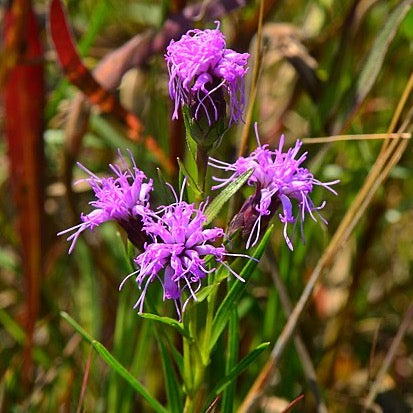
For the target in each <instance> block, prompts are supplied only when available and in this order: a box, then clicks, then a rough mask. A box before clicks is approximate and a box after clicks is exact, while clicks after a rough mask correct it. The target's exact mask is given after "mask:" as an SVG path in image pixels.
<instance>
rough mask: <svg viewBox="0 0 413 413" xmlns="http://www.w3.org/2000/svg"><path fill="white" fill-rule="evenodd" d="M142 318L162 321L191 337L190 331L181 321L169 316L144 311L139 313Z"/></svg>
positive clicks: (183, 334)
mask: <svg viewBox="0 0 413 413" xmlns="http://www.w3.org/2000/svg"><path fill="white" fill-rule="evenodd" d="M139 315H140V316H141V317H142V318H146V319H148V320H152V321H157V322H158V323H162V324H164V325H167V326H169V327H172V328H174V329H175V330H176V331H177V332H178V333H179V334H181V335H182V336H186V337H189V335H188V332H187V331H186V330H185V328H184V325H183V324H182V323H180V322H179V321H177V320H174V319H173V318H169V317H161V316H159V315H156V314H151V313H142V314H139Z"/></svg>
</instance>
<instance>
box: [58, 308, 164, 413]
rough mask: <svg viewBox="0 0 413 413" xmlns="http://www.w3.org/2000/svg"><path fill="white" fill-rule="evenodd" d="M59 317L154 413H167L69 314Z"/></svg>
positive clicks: (61, 314)
mask: <svg viewBox="0 0 413 413" xmlns="http://www.w3.org/2000/svg"><path fill="white" fill-rule="evenodd" d="M60 316H61V317H62V318H63V319H64V320H66V321H67V322H68V323H69V324H70V325H71V326H72V327H73V328H74V329H75V330H76V331H77V332H78V333H79V334H80V335H81V336H82V337H83V338H84V339H85V340H86V341H87V342H88V343H90V344H91V345H92V346H93V348H94V349H95V350H96V352H97V353H98V354H99V355H100V356H101V357H102V359H103V360H104V361H105V362H106V364H107V365H108V366H109V367H110V368H112V369H113V370H114V371H116V372H117V373H118V374H119V375H120V376H121V377H123V378H124V379H125V380H126V381H127V382H128V383H129V384H130V385H131V386H132V388H133V389H135V390H136V391H137V392H138V393H139V394H140V395H141V396H142V397H143V398H144V399H145V400H146V401H147V402H148V404H149V405H150V406H151V407H152V408H153V409H154V410H155V411H156V412H159V413H167V410H166V409H165V408H164V407H163V406H162V405H161V404H160V403H159V402H158V401H157V400H156V399H154V398H153V397H152V396H151V395H150V394H149V392H148V391H147V390H146V388H145V387H144V386H142V384H140V383H139V382H138V381H137V380H136V379H135V377H133V376H132V374H130V373H129V371H128V370H126V368H125V367H124V366H122V364H120V363H119V362H118V360H116V359H115V357H113V356H112V354H110V352H109V351H108V350H107V349H106V347H105V346H104V345H103V344H101V343H100V342H99V341H96V340H94V339H93V338H92V337H91V336H90V335H89V334H88V333H87V332H86V331H85V330H84V329H83V328H82V327H81V326H80V325H79V324H78V323H77V322H76V321H75V320H73V318H72V317H70V316H69V314H67V313H65V312H63V311H62V312H61V313H60Z"/></svg>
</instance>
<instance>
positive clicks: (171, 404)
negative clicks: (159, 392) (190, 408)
mask: <svg viewBox="0 0 413 413" xmlns="http://www.w3.org/2000/svg"><path fill="white" fill-rule="evenodd" d="M158 343H159V348H160V351H161V357H162V367H163V376H164V379H165V390H166V396H167V399H168V409H169V411H170V412H182V411H183V408H182V407H183V406H182V397H181V392H180V389H179V386H178V379H177V377H176V373H175V370H174V368H173V365H172V363H171V358H170V357H169V354H168V352H167V351H166V348H165V346H164V344H163V343H162V340H158Z"/></svg>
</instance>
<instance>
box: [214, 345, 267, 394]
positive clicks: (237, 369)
mask: <svg viewBox="0 0 413 413" xmlns="http://www.w3.org/2000/svg"><path fill="white" fill-rule="evenodd" d="M269 345H270V343H269V342H265V343H262V344H260V345H259V346H257V347H256V348H255V349H254V350H252V351H251V352H250V353H249V354H248V355H247V356H245V357H244V358H243V359H242V360H241V361H240V362H239V363H238V364H237V365H236V366H234V367H233V368H232V369H231V371H230V372H229V373H228V374H227V375H226V376H225V377H223V378H222V379H221V380H220V381H219V382H218V383H217V385H216V386H215V389H214V391H213V394H214V395H217V394H219V393H221V392H222V391H223V390H224V389H225V388H226V387H227V386H228V385H229V384H230V383H231V382H232V381H233V380H234V379H235V378H236V377H237V376H239V375H240V374H241V373H242V372H243V371H244V370H245V369H246V368H247V367H248V366H249V365H250V364H251V363H252V362H253V361H254V360H255V359H256V358H257V357H258V356H259V355H260V354H261V353H262V352H263V351H264V350H265V349H266V348H267V347H268V346H269Z"/></svg>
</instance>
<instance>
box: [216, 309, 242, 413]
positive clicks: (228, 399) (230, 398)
mask: <svg viewBox="0 0 413 413" xmlns="http://www.w3.org/2000/svg"><path fill="white" fill-rule="evenodd" d="M238 347H239V317H238V309H237V308H236V307H233V308H232V309H231V317H230V318H229V325H228V344H227V355H226V357H227V360H226V366H225V376H224V378H223V379H222V380H220V381H219V382H218V384H217V387H218V390H217V391H216V392H214V395H216V394H217V393H220V392H221V391H222V390H223V391H224V394H223V395H222V413H232V412H233V410H234V399H235V388H236V380H235V378H236V376H230V374H231V373H232V371H233V370H234V368H235V367H236V366H237V360H238ZM226 378H227V379H228V380H227V381H225V379H226ZM223 382H224V383H225V386H222V384H223Z"/></svg>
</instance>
